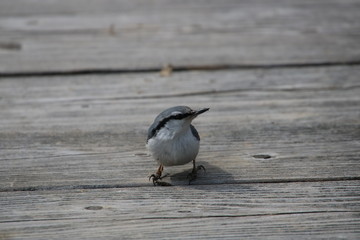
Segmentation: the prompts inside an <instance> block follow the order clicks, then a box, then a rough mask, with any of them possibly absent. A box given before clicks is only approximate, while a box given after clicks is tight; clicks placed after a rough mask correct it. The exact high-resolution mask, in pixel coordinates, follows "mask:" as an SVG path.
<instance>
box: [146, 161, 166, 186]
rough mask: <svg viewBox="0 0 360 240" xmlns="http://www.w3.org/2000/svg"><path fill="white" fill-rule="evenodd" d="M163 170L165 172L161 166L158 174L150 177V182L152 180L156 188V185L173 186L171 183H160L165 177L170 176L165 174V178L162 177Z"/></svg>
mask: <svg viewBox="0 0 360 240" xmlns="http://www.w3.org/2000/svg"><path fill="white" fill-rule="evenodd" d="M163 170H164V166H163V165H161V164H160V166H159V168H158V170H157V171H156V173H155V174H152V175H151V176H150V177H149V181H150V179H152V181H153V184H154V186H156V185H159V186H171V184H170V183H166V182H160V181H159V180H161V179H163V178H164V177H167V176H168V174H165V175H164V176H161V175H162V172H163Z"/></svg>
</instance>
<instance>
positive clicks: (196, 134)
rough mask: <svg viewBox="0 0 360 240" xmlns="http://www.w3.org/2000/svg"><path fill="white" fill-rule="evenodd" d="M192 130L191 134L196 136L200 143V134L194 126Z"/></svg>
mask: <svg viewBox="0 0 360 240" xmlns="http://www.w3.org/2000/svg"><path fill="white" fill-rule="evenodd" d="M190 129H191V132H192V134H193V135H194V137H196V139H197V140H199V141H200V136H199V133H198V131H197V130H196V128H195V127H194V126H193V125H192V124H191V125H190Z"/></svg>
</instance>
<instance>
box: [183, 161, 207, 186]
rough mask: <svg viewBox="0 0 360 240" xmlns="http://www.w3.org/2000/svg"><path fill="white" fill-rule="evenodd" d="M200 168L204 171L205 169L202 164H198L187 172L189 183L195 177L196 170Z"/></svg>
mask: <svg viewBox="0 0 360 240" xmlns="http://www.w3.org/2000/svg"><path fill="white" fill-rule="evenodd" d="M200 170H204V172H206V169H205V167H204V166H203V165H198V166H197V167H196V168H195V167H194V168H193V170H192V171H191V173H189V174H188V176H187V178H188V179H189V185H190V183H191V182H192V181H194V180H195V179H196V178H197V172H198V171H200Z"/></svg>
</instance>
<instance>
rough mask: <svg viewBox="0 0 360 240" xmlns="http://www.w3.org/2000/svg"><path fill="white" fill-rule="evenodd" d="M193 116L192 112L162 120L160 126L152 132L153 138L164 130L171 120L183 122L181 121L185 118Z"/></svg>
mask: <svg viewBox="0 0 360 240" xmlns="http://www.w3.org/2000/svg"><path fill="white" fill-rule="evenodd" d="M191 115H193V113H192V112H190V113H180V114H176V115H171V116H169V117H166V118H164V119H162V120H161V121H160V122H159V124H158V125H157V126H156V127H155V128H154V129H153V130H152V131H151V133H152V135H153V137H154V136H156V133H157V132H158V131H159V130H160V129H161V128H163V127H164V126H165V124H166V123H167V122H168V121H170V120H172V119H176V120H181V119H184V118H186V117H188V116H191Z"/></svg>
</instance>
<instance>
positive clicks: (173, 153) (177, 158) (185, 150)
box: [147, 128, 200, 166]
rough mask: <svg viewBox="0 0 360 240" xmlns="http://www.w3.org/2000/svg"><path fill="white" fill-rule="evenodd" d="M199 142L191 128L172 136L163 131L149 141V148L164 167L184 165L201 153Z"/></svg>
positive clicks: (164, 129)
mask: <svg viewBox="0 0 360 240" xmlns="http://www.w3.org/2000/svg"><path fill="white" fill-rule="evenodd" d="M199 143H200V142H199V140H197V139H196V138H195V137H194V136H193V134H192V132H191V130H190V128H189V129H188V130H187V131H185V132H183V133H181V134H175V135H174V134H170V133H169V131H168V130H167V129H166V128H163V129H161V130H160V131H159V132H158V133H157V135H156V137H155V138H152V139H149V141H148V143H147V148H148V149H149V150H150V152H151V153H152V155H153V157H154V159H155V160H156V161H158V162H159V163H160V164H162V165H164V166H174V165H183V164H186V163H189V162H191V161H192V160H194V159H195V158H196V156H197V154H198V152H199V145H200V144H199Z"/></svg>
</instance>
